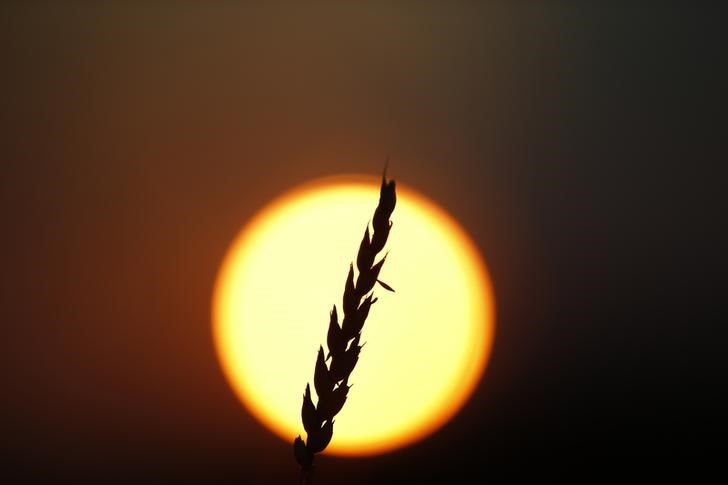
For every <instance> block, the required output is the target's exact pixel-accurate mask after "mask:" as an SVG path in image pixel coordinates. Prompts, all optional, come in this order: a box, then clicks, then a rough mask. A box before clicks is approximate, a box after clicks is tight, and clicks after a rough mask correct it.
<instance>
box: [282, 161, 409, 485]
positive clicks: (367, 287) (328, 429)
mask: <svg viewBox="0 0 728 485" xmlns="http://www.w3.org/2000/svg"><path fill="white" fill-rule="evenodd" d="M396 203H397V195H396V192H395V183H394V180H390V181H387V177H386V168H385V173H384V174H383V175H382V186H381V189H380V193H379V204H378V205H377V208H376V209H375V211H374V217H373V218H372V221H371V225H372V233H371V236H370V234H369V224H367V227H366V230H365V231H364V237H363V238H362V241H361V244H360V245H359V252H358V254H357V257H356V267H357V270H358V273H359V274H358V276H357V277H356V279H355V278H354V264H353V263H352V264H351V265H350V266H349V274H348V275H347V278H346V283H345V285H344V297H343V301H342V307H341V308H342V311H343V314H344V315H343V320H342V322H341V325H339V317H338V312H337V309H336V305H334V307H333V309H332V310H331V314H330V319H329V329H328V332H327V334H326V345H327V347H328V352H326V353H325V352H324V348H323V346H320V347H319V351H318V356H317V358H316V366H315V370H314V379H313V382H314V387H315V389H316V394H317V395H318V402H317V404H316V405H315V406H314V404H313V401H312V400H311V387H310V385H309V384H306V390H305V393H304V395H303V405H302V406H301V420H302V421H303V427H304V429H305V430H306V433H307V436H306V442H305V443H304V441H303V440H302V439H301V436H300V435H299V436H298V437H297V438H296V439H295V440H294V442H293V454H294V457H295V458H296V461H297V462H298V463H299V464H300V465H301V475H300V483H301V484H304V483H305V484H308V483H311V480H312V477H313V460H314V456H315V454H316V453H320V452H322V451H323V450H324V449H325V448H326V447H327V446H328V444H329V442H330V441H331V437H332V436H333V432H334V416H336V414H338V412H339V411H340V410H341V409H342V407H343V406H344V403H345V402H346V398H347V394H348V392H349V389H350V387H351V386H350V385H349V376H350V375H351V372H352V371H353V370H354V367H355V366H356V363H357V361H358V360H359V352H360V351H361V348H362V346H361V345H360V343H359V342H360V338H361V330H362V327H363V326H364V322H365V320H366V318H367V316H368V315H369V310H370V308H371V306H372V305H373V304H374V303H375V302H376V301H377V299H376V298H374V296H373V289H374V285H375V284H376V283H379V284H380V285H381V286H382V287H383V288H385V289H386V290H388V291H394V290H393V289H392V288H391V287H390V286H389V285H387V284H386V283H383V282H382V281H379V272H380V271H381V269H382V266H383V265H384V261H385V260H386V259H387V256H386V255H385V256H384V257H383V258H382V259H381V260H380V261H379V262H377V263H375V262H374V260H375V259H376V257H377V254H379V253H380V252H381V251H382V250H383V249H384V246H385V244H386V243H387V238H388V236H389V231H390V229H391V228H392V222H391V221H390V220H389V218H390V216H391V215H392V212H393V211H394V206H395V205H396ZM329 359H331V363H330V364H329V365H327V364H326V362H328V360H329Z"/></svg>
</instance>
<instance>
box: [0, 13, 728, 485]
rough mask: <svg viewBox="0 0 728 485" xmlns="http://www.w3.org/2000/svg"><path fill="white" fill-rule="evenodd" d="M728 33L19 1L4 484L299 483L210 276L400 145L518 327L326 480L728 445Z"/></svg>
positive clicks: (682, 25)
mask: <svg viewBox="0 0 728 485" xmlns="http://www.w3.org/2000/svg"><path fill="white" fill-rule="evenodd" d="M715 10H717V9H715ZM722 30H724V26H723V25H722V16H721V15H718V12H717V11H712V10H711V9H710V8H708V7H705V6H701V7H690V6H689V4H688V3H685V4H684V5H669V6H668V5H667V4H661V5H653V4H652V2H650V4H649V5H647V4H646V5H642V6H637V5H632V4H631V3H628V2H625V3H624V4H621V3H620V5H618V6H615V5H613V3H612V2H605V3H604V5H598V4H596V3H589V2H566V3H556V2H501V3H494V4H488V5H485V4H481V3H477V2H463V3H452V2H442V3H415V2H401V3H387V2H372V4H371V5H364V4H359V5H354V4H344V5H341V4H340V3H339V2H332V3H315V4H313V5H308V4H306V5H299V4H298V3H294V2H292V3H290V4H286V3H278V4H276V5H274V6H270V5H263V4H262V3H261V4H260V5H258V4H255V3H246V4H242V5H238V4H236V3H234V2H220V3H214V2H134V3H131V2H129V3H127V2H116V3H114V2H108V3H106V4H105V5H103V6H102V5H96V4H94V3H92V2H74V3H64V2H49V3H36V2H17V3H13V2H9V3H4V4H3V5H2V6H1V7H0V54H1V55H2V57H1V58H2V75H0V107H1V108H0V130H1V131H0V198H1V199H0V200H1V201H2V204H1V205H0V211H1V212H0V215H1V217H2V219H1V220H2V224H3V231H2V237H1V238H0V241H1V242H0V248H1V249H2V252H1V253H0V254H2V256H3V270H2V272H0V275H1V276H0V281H1V286H0V290H1V293H0V302H1V304H0V311H1V312H2V339H1V340H0V342H2V343H0V355H1V356H2V362H3V365H2V367H1V368H2V371H0V375H1V376H2V388H3V389H2V396H3V397H2V400H1V402H2V404H0V426H1V429H2V435H3V439H2V441H1V442H0V453H1V454H2V455H0V458H1V459H2V463H3V467H2V471H1V472H0V473H2V474H8V475H9V476H11V477H16V478H17V477H25V478H30V479H34V480H41V481H46V482H53V483H56V482H57V481H58V480H62V479H69V480H72V481H74V482H76V483H81V482H89V483H91V482H93V483H98V482H99V481H101V480H103V481H108V480H112V481H113V480H118V481H119V482H127V481H130V480H131V481H134V482H146V481H149V482H158V481H160V480H175V479H179V480H182V479H187V480H189V479H192V480H196V481H199V482H204V483H213V482H215V481H220V482H226V481H229V482H230V483H246V482H251V483H286V482H288V483H292V480H295V477H296V473H297V471H296V465H295V462H294V461H293V458H292V457H291V454H290V445H289V444H288V443H284V442H281V441H280V440H278V438H275V437H274V436H273V435H272V434H271V433H269V432H268V431H266V430H265V429H263V428H262V427H261V426H260V425H258V424H257V423H256V422H255V421H254V420H253V419H252V418H251V417H250V416H248V415H247V414H245V412H244V410H243V409H242V407H241V406H240V404H239V403H238V401H237V400H236V398H235V396H234V395H233V393H232V391H231V390H230V389H229V387H228V385H227V383H226V382H225V380H224V378H223V375H222V373H221V370H220V368H219V365H218V363H217V361H216V357H215V355H214V349H213V346H212V338H211V332H210V319H209V314H210V298H211V293H212V285H213V282H214V278H215V274H216V271H217V268H218V265H219V263H220V261H221V259H222V257H223V254H224V251H225V249H226V247H227V245H228V244H229V242H230V241H231V239H232V238H233V237H234V235H235V234H236V233H237V231H238V230H239V229H240V227H241V226H242V224H243V223H244V222H245V221H246V219H247V218H248V217H250V216H251V215H252V214H254V213H255V212H256V211H257V210H258V209H259V208H260V207H261V206H262V205H264V204H265V203H266V202H267V201H269V200H270V199H271V198H273V197H275V196H276V195H278V194H279V193H280V192H282V191H284V190H286V189H288V188H290V187H292V186H294V185H296V184H298V183H301V182H305V181H307V180H309V179H312V178H316V177H319V176H323V175H332V174H342V173H351V172H364V173H371V174H377V173H379V171H380V170H381V167H382V165H383V162H384V159H385V157H386V156H387V155H390V156H391V163H390V174H391V175H392V176H393V177H394V178H396V179H398V180H401V181H402V182H404V183H407V184H408V185H411V186H413V187H415V188H417V189H419V190H420V191H422V192H424V193H426V194H428V195H429V196H430V197H432V198H433V199H435V200H437V201H438V202H439V203H441V204H442V206H443V207H445V208H446V209H447V210H449V211H450V212H451V213H452V214H453V215H454V216H456V217H457V218H458V219H459V220H460V221H461V223H462V224H463V226H464V227H466V228H467V230H468V231H469V232H470V234H471V235H472V236H473V238H474V240H475V241H476V242H477V244H478V245H479V247H480V249H481V251H482V252H483V254H484V256H485V258H486V260H487V262H488V265H489V267H490V270H491V275H492V277H493V281H494V286H495V292H496V300H497V306H498V320H497V329H498V330H497V331H498V334H497V338H496V341H495V347H494V352H493V355H492V360H491V363H490V365H489V368H488V372H487V374H486V377H485V380H484V381H483V383H482V385H481V386H480V387H479V388H478V390H477V392H476V394H475V396H474V398H473V399H472V401H471V402H470V403H469V404H468V405H467V406H466V407H465V408H464V410H463V411H462V413H461V414H460V415H458V417H457V418H456V419H455V420H454V421H453V422H452V423H451V424H450V425H448V426H447V427H446V428H444V429H443V430H441V431H440V432H439V433H437V434H436V435H435V436H433V437H432V438H431V439H429V440H428V441H426V442H424V443H421V444H419V445H417V446H415V447H413V448H410V449H408V450H404V451H402V452H399V453H396V454H393V455H388V456H384V457H379V458H370V459H359V460H344V459H332V458H323V459H322V460H321V471H320V474H319V476H318V477H317V481H318V482H319V483H341V481H342V480H346V482H347V483H376V481H378V480H383V479H391V480H394V479H402V477H415V478H417V477H420V478H421V479H422V480H426V479H430V478H438V477H445V476H449V475H452V474H454V473H456V474H460V473H463V474H466V473H469V474H474V475H475V476H482V477H483V478H486V479H487V478H488V476H489V473H490V471H489V470H490V468H489V466H488V464H490V465H492V466H494V467H495V466H497V464H498V463H499V462H503V461H509V462H512V461H515V462H526V461H528V460H530V459H531V458H532V457H538V456H543V455H548V456H553V457H558V458H559V459H560V460H568V459H569V458H573V457H580V458H582V459H583V458H590V457H591V458H593V457H603V456H614V457H627V456H643V455H658V456H665V455H666V454H680V455H684V454H698V453H708V452H710V451H711V450H710V448H709V447H708V444H707V442H706V440H707V438H708V437H710V436H712V434H713V433H714V431H712V430H713V429H714V428H713V427H714V425H715V420H716V419H717V418H716V413H717V412H719V411H720V412H722V411H723V408H724V406H722V405H721V404H720V403H719V401H718V398H717V395H718V393H719V391H720V390H721V389H720V388H721V387H723V386H724V380H725V370H726V369H725V363H724V360H725V358H724V356H723V354H724V353H725V351H724V344H723V341H722V340H721V338H719V331H720V330H722V329H721V327H722V324H724V320H725V311H724V306H725V296H724V294H723V291H722V288H721V283H722V280H723V279H724V272H725V271H726V269H728V268H727V265H726V258H725V255H724V251H725V248H726V243H728V241H727V240H726V239H727V238H726V231H725V209H726V206H727V205H726V202H725V195H724V187H723V184H724V182H725V180H726V169H725V161H726V157H725V138H726V122H725V113H726V109H725V108H726V102H725V87H726V86H728V79H726V69H725V52H724V51H725V43H726V39H725V34H724V33H722ZM356 242H357V241H354V244H355V243H356ZM722 286H724V285H722ZM324 304H325V305H327V304H328V303H327V302H324ZM312 358H313V357H312ZM312 364H313V361H312ZM312 370H313V367H312ZM109 477H111V478H109Z"/></svg>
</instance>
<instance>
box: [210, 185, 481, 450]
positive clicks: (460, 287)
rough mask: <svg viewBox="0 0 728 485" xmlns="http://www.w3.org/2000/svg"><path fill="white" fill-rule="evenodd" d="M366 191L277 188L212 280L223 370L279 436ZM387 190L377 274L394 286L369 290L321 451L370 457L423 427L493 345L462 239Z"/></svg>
mask: <svg viewBox="0 0 728 485" xmlns="http://www.w3.org/2000/svg"><path fill="white" fill-rule="evenodd" d="M378 187H379V180H378V179H376V178H373V177H372V178H368V177H353V176H352V177H337V178H329V179H323V180H319V181H316V182H313V183H310V184H307V185H304V186H302V187H299V188H296V189H294V190H292V191H290V192H288V193H286V194H283V195H282V196H281V197H279V198H278V199H276V200H274V201H272V202H271V203H270V204H269V205H267V206H266V207H264V208H263V209H262V210H261V211H260V212H259V213H258V214H256V215H255V216H254V217H253V219H252V220H251V221H249V222H248V223H247V224H246V225H245V227H243V229H242V230H241V232H240V233H239V235H238V236H237V238H236V239H235V240H234V241H233V243H232V244H231V246H230V248H229V250H228V252H227V254H226V256H225V259H224V261H223V263H222V266H221V269H220V272H219V274H218V277H217V282H216V286H215V290H214V295H213V332H214V338H215V344H216V348H217V352H218V355H219V358H220V361H221V363H222V367H223V370H224V372H225V375H226V377H227V378H228V380H229V382H230V384H231V386H232V387H233V389H234V391H235V393H236V394H237V396H238V397H239V398H240V400H241V401H242V402H243V404H244V405H245V407H246V408H247V409H248V411H249V412H250V413H251V414H252V415H253V416H255V417H256V418H257V419H258V420H259V421H260V422H262V423H263V424H264V425H265V426H266V427H268V428H269V429H270V430H272V431H273V432H275V433H276V434H277V435H279V436H280V437H281V438H282V439H284V440H286V441H289V442H290V441H291V440H292V439H293V438H294V437H295V436H296V435H298V434H301V433H302V432H303V427H302V425H301V415H300V413H301V395H302V394H303V391H304V388H305V387H306V383H307V382H312V377H313V370H314V363H315V359H316V353H317V351H318V348H319V345H320V344H322V343H324V342H325V339H326V330H327V325H328V319H329V311H330V310H331V307H332V305H333V304H336V305H337V306H340V305H341V295H342V290H343V287H344V282H345V279H346V275H347V271H348V269H349V264H350V263H351V261H352V260H354V259H355V258H356V252H357V249H358V246H359V241H360V239H361V237H362V234H363V232H364V229H365V227H366V224H367V221H369V220H370V218H371V215H372V211H373V209H374V207H376V203H377V197H378V190H379V189H378ZM397 195H398V200H397V207H396V210H395V211H394V214H393V216H392V221H393V223H394V225H393V227H392V231H391V234H390V237H389V242H388V244H387V247H386V249H385V252H387V251H388V252H389V255H388V257H387V264H386V265H384V268H383V270H382V273H381V275H380V278H381V279H382V280H383V281H384V282H386V283H388V284H389V285H391V286H392V287H394V289H395V290H396V293H390V292H388V291H385V290H384V289H383V288H381V287H379V286H377V287H375V290H374V291H375V295H376V296H377V297H378V298H379V301H378V302H377V303H376V304H374V305H373V306H372V309H371V312H370V313H369V317H368V319H367V322H366V325H365V326H364V330H363V334H362V337H363V338H362V342H366V345H365V346H364V348H363V349H362V352H361V356H360V359H359V362H358V364H357V367H356V368H355V370H354V372H353V374H352V376H351V380H350V383H351V384H353V387H352V388H351V390H350V392H349V396H348V400H347V401H346V406H344V408H343V410H342V411H341V412H340V414H339V415H338V416H337V417H336V421H335V426H334V436H333V440H332V441H331V444H330V445H329V447H328V448H327V450H326V452H327V453H332V454H337V455H371V454H379V453H383V452H386V451H390V450H393V449H396V448H399V447H402V446H405V445H407V444H409V443H412V442H414V441H417V440H419V439H422V438H424V437H425V436H427V435H428V434H430V433H432V432H433V431H435V430H436V429H438V428H439V427H440V426H442V425H443V424H444V423H445V422H447V421H448V420H449V419H450V418H451V417H452V416H453V415H454V414H455V413H456V412H457V411H458V410H459V409H460V408H461V407H462V405H463V404H464V403H465V401H466V400H467V398H468V397H469V396H470V394H471V393H472V391H473V390H474V388H475V386H476V385H477V384H478V382H479V381H480V378H481V376H482V374H483V371H484V369H485V365H486V363H487V360H488V356H489V354H490V350H491V346H492V343H493V336H494V322H495V320H494V319H495V316H494V315H495V314H494V300H493V292H492V287H491V283H490V279H489V276H488V273H487V269H486V266H485V264H484V261H483V259H482V258H481V256H480V255H479V252H478V250H477V249H476V247H475V245H474V244H473V242H472V241H471V239H470V238H469V237H468V235H467V234H466V232H465V231H464V230H463V229H462V228H461V227H460V226H459V225H458V224H457V222H456V221H455V220H454V219H453V218H452V217H451V216H449V215H448V214H447V213H445V212H444V211H443V210H442V209H441V208H439V207H438V206H437V205H436V204H435V203H434V202H432V201H430V200H429V199H427V198H426V197H424V196H423V195H421V194H419V193H417V192H415V191H414V190H412V189H410V188H408V187H407V186H406V185H402V184H401V183H399V182H398V185H397Z"/></svg>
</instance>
